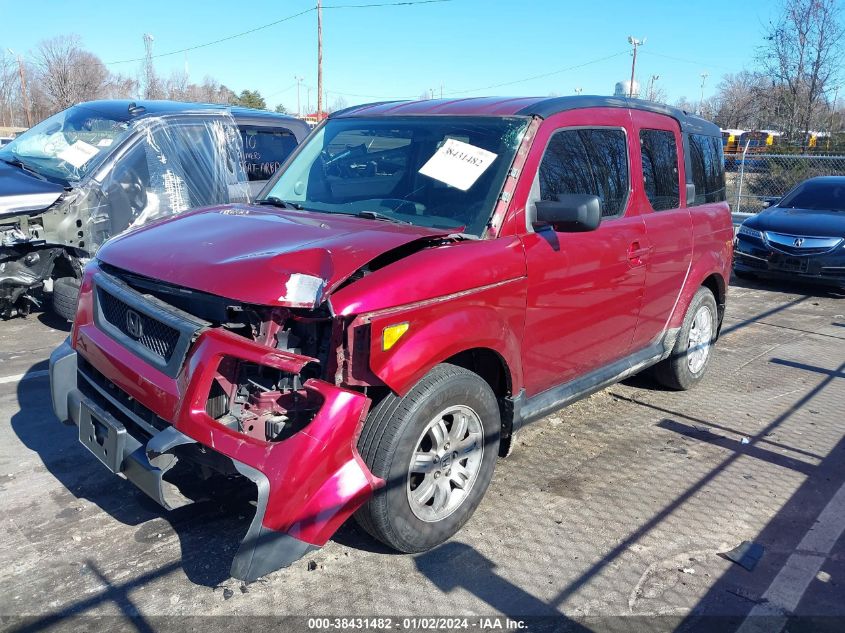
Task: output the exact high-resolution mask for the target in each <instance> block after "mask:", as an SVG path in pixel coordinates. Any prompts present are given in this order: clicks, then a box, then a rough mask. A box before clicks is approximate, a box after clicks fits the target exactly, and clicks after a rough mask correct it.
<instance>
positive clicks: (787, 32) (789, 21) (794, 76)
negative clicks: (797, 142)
mask: <svg viewBox="0 0 845 633" xmlns="http://www.w3.org/2000/svg"><path fill="white" fill-rule="evenodd" d="M841 17H842V9H841V6H840V5H839V3H838V0H785V1H784V4H783V9H782V12H781V15H780V17H779V18H778V20H777V21H776V22H775V23H772V24H771V25H770V27H769V29H768V33H767V35H766V44H765V45H764V46H763V47H762V48H761V49H760V54H759V61H760V65H761V67H762V68H763V69H764V71H765V73H766V75H768V76H769V77H771V79H772V81H773V82H774V84H775V86H776V87H781V88H783V91H782V98H783V100H784V103H783V110H784V113H785V115H786V116H785V119H784V123H785V126H784V132H785V133H786V134H787V136H788V137H790V138H793V139H797V138H798V136H799V135H800V136H801V137H802V138H801V142H802V144H806V143H807V139H808V131H809V130H810V128H811V125H812V124H813V122H814V121H813V119H814V115H815V114H816V113H817V111H818V106H819V102H820V101H823V100H824V94H825V90H826V89H827V88H829V87H830V85H831V84H832V83H835V81H836V79H837V78H838V75H839V74H840V73H841V66H842V61H843V51H845V49H844V48H843V47H844V46H845V45H844V44H843V39H845V31H843V26H842V22H841Z"/></svg>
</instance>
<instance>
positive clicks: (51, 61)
mask: <svg viewBox="0 0 845 633" xmlns="http://www.w3.org/2000/svg"><path fill="white" fill-rule="evenodd" d="M35 65H36V68H37V70H38V72H37V79H38V84H39V88H40V90H41V91H42V92H43V94H44V96H46V98H47V100H48V103H49V106H50V107H51V108H52V109H53V110H54V111H56V110H63V109H65V108H67V107H69V106H71V105H73V104H74V103H78V102H80V101H87V100H91V99H96V98H98V97H100V96H101V95H102V92H103V90H104V89H105V88H106V86H107V85H108V82H109V72H108V70H106V67H105V66H104V65H103V62H102V61H100V58H99V57H97V56H96V55H94V54H93V53H90V52H88V51H86V50H83V49H82V48H81V46H80V42H79V38H78V37H77V36H75V35H71V36H59V37H54V38H51V39H48V40H44V41H42V42H41V43H40V44H39V45H38V50H37V52H36V55H35Z"/></svg>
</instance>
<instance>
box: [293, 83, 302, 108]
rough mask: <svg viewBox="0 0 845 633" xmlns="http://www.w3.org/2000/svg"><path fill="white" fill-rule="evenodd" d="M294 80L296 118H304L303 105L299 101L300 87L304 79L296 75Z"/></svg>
mask: <svg viewBox="0 0 845 633" xmlns="http://www.w3.org/2000/svg"><path fill="white" fill-rule="evenodd" d="M294 79H295V80H296V116H298V117H300V118H302V105H301V102H300V100H299V87H300V85H301V84H302V77H297V76H296V75H294Z"/></svg>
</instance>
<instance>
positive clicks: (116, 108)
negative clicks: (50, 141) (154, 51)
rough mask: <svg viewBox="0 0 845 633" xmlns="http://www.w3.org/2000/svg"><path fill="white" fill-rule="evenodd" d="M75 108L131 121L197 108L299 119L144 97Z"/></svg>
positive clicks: (285, 115) (111, 100)
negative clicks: (145, 98) (146, 98)
mask: <svg viewBox="0 0 845 633" xmlns="http://www.w3.org/2000/svg"><path fill="white" fill-rule="evenodd" d="M77 106H78V107H82V108H88V109H91V110H95V111H97V112H99V113H101V114H102V115H104V116H107V117H108V118H111V119H115V120H118V121H120V120H123V121H130V120H132V119H137V118H141V117H144V116H157V115H158V116H161V115H167V114H179V113H180V112H198V111H228V112H231V113H232V116H235V117H238V118H250V119H267V120H274V121H282V120H286V121H290V120H295V121H299V119H297V118H296V117H292V116H290V115H287V114H278V113H277V112H270V111H269V110H256V109H254V108H244V107H241V106H230V105H226V104H221V103H191V102H187V101H167V100H158V99H155V100H144V99H136V100H133V99H103V100H100V101H86V102H84V103H80V104H77Z"/></svg>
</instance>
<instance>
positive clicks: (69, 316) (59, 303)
mask: <svg viewBox="0 0 845 633" xmlns="http://www.w3.org/2000/svg"><path fill="white" fill-rule="evenodd" d="M81 284H82V282H81V280H79V279H77V278H76V277H60V278H59V279H56V281H54V282H53V312H55V313H56V314H58V315H59V316H60V317H62V318H63V319H66V320H67V321H73V320H74V319H75V318H76V304H77V302H78V301H79V287H80V285H81Z"/></svg>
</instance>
